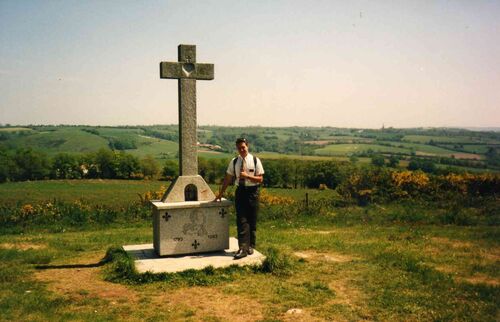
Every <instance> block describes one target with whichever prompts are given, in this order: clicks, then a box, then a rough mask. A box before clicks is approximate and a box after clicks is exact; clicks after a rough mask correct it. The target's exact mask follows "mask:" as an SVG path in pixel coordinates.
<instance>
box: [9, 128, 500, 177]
mask: <svg viewBox="0 0 500 322" xmlns="http://www.w3.org/2000/svg"><path fill="white" fill-rule="evenodd" d="M177 131H178V130H177V125H155V126H125V127H105V126H104V127H100V126H96V127H92V126H32V127H24V126H11V127H0V151H9V152H8V153H10V154H14V153H15V151H17V150H18V149H28V148H29V149H33V150H35V151H39V152H40V153H43V154H46V155H48V156H49V157H55V156H56V155H57V154H60V153H69V154H73V155H75V156H78V155H83V154H88V153H93V152H96V151H98V150H102V149H104V150H113V151H115V152H120V151H123V152H125V153H127V154H131V155H133V156H135V157H138V158H140V159H142V158H145V157H147V156H152V157H153V158H154V159H156V160H157V161H159V162H160V163H163V162H164V161H165V160H175V159H177V155H178V143H177V140H178V133H177ZM415 133H418V134H415ZM240 136H245V137H247V138H248V139H249V140H250V142H251V144H250V146H251V148H250V150H251V152H253V153H255V154H257V155H261V156H262V158H268V159H279V158H288V159H299V160H328V159H330V160H331V159H332V158H333V159H335V160H349V157H350V156H351V155H353V154H354V155H356V157H358V160H359V161H360V162H361V163H367V162H370V161H371V158H372V156H373V155H375V154H384V157H385V158H386V160H387V159H389V158H390V157H391V155H396V156H397V157H399V156H401V155H404V158H405V159H406V160H401V161H402V162H401V163H400V165H402V164H406V163H405V161H408V160H409V159H410V158H417V159H429V160H432V161H433V162H436V163H440V164H446V165H453V166H456V167H457V169H460V168H458V167H462V168H464V167H473V168H475V169H489V170H496V171H498V170H499V169H500V168H499V167H500V165H499V164H500V163H499V161H498V160H497V159H498V158H499V155H500V134H498V133H496V132H474V131H467V130H460V129H428V130H425V129H388V130H385V129H381V130H371V129H365V130H363V129H340V128H330V127H321V128H320V127H316V128H315V127H287V128H273V127H222V126H199V128H198V141H199V142H200V144H204V145H205V146H203V147H202V146H200V147H199V151H198V153H199V156H201V157H203V158H207V159H225V158H227V159H228V158H231V157H232V156H233V155H234V154H235V152H234V139H235V138H236V137H240ZM443 158H446V159H448V160H443ZM456 160H461V161H463V162H456ZM469 161H470V162H469Z"/></svg>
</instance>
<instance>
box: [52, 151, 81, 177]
mask: <svg viewBox="0 0 500 322" xmlns="http://www.w3.org/2000/svg"><path fill="white" fill-rule="evenodd" d="M51 177H52V178H56V179H79V178H81V177H82V173H81V170H80V164H79V162H78V159H77V158H76V157H75V156H73V155H71V154H68V153H59V154H57V155H56V156H55V157H54V159H53V160H52V169H51Z"/></svg>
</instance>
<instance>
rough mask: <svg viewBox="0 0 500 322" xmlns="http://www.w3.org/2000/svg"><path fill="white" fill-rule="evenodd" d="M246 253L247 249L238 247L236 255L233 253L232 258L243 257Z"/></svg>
mask: <svg viewBox="0 0 500 322" xmlns="http://www.w3.org/2000/svg"><path fill="white" fill-rule="evenodd" d="M247 255H248V253H247V251H246V250H245V249H243V248H240V249H239V250H238V252H237V253H236V255H234V259H242V258H243V257H247Z"/></svg>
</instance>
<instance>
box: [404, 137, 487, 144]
mask: <svg viewBox="0 0 500 322" xmlns="http://www.w3.org/2000/svg"><path fill="white" fill-rule="evenodd" d="M431 140H433V141H434V142H443V143H481V142H484V140H482V139H481V138H480V137H475V136H437V135H405V136H404V137H403V141H408V142H415V143H427V142H429V141H431Z"/></svg>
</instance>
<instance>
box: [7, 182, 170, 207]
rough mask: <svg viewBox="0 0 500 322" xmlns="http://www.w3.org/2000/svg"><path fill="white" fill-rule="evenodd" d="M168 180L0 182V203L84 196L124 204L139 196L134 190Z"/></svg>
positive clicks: (141, 191) (140, 189) (101, 202)
mask: <svg viewBox="0 0 500 322" xmlns="http://www.w3.org/2000/svg"><path fill="white" fill-rule="evenodd" d="M167 185H169V182H165V181H148V180H137V181H135V180H100V179H96V180H44V181H32V182H29V181H27V182H26V181H25V182H9V183H3V184H0V205H6V204H13V203H16V202H21V203H22V204H33V203H38V202H44V201H50V200H53V199H58V200H64V201H74V200H77V199H79V200H86V201H89V202H91V203H100V204H104V205H121V204H123V205H125V204H129V203H132V202H136V201H138V200H139V196H138V195H137V194H138V193H140V194H144V193H145V192H147V191H151V190H153V191H156V190H159V189H160V187H161V186H167Z"/></svg>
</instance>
